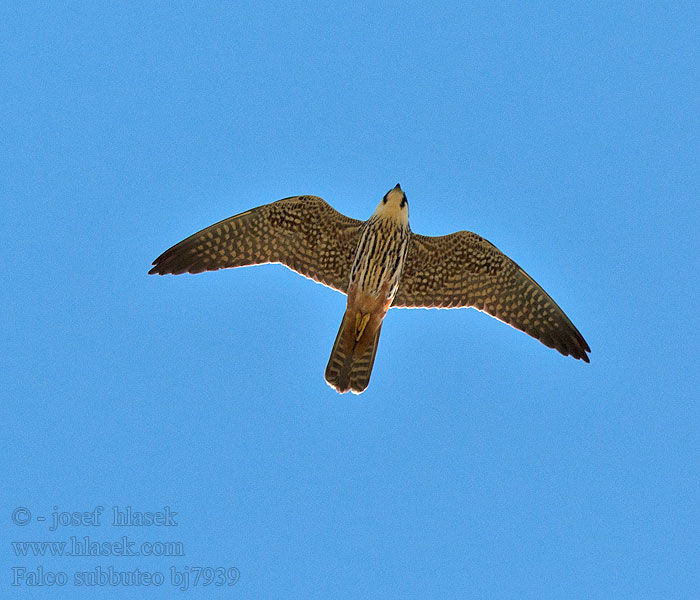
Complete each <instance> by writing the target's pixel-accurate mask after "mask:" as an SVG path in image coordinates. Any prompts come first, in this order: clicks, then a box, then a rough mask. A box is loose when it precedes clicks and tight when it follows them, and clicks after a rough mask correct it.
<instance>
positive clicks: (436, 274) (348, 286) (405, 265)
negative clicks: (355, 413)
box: [149, 184, 591, 394]
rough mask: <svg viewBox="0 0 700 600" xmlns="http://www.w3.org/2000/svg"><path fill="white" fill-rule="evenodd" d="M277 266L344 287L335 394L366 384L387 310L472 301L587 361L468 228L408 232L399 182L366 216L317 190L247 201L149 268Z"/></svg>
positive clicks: (549, 310) (517, 275)
mask: <svg viewBox="0 0 700 600" xmlns="http://www.w3.org/2000/svg"><path fill="white" fill-rule="evenodd" d="M265 263H281V264H283V265H285V266H287V267H289V268H290V269H293V270H294V271H296V272H297V273H300V274H302V275H304V276H306V277H309V278H311V279H314V280H315V281H318V282H319V283H322V284H324V285H327V286H329V287H331V288H333V289H336V290H338V291H339V292H342V293H343V294H346V295H347V297H348V300H347V308H346V309H345V315H344V316H343V321H342V323H341V325H340V329H339V331H338V335H337V336H336V338H335V343H334V344H333V350H332V351H331V356H330V359H329V361H328V366H327V367H326V381H327V382H328V384H329V385H330V386H331V387H333V388H334V389H336V390H337V391H338V392H340V393H345V392H348V391H353V392H355V393H357V394H359V393H361V392H363V391H364V390H365V389H366V388H367V386H368V385H369V378H370V375H371V373H372V366H373V365H374V357H375V355H376V352H377V344H378V343H379V334H380V332H381V330H382V323H383V321H384V316H385V315H386V313H387V311H388V310H389V308H392V307H394V308H458V307H467V306H471V307H474V308H477V309H478V310H482V311H484V312H486V313H488V314H489V315H491V316H493V317H496V318H497V319H500V320H501V321H504V322H505V323H508V324H509V325H512V326H513V327H515V328H516V329H520V330H521V331H524V332H525V333H527V334H528V335H531V336H532V337H534V338H536V339H538V340H540V342H542V343H543V344H545V345H546V346H549V347H550V348H555V349H556V350H558V351H559V352H561V353H562V354H564V355H571V356H572V357H573V358H577V359H582V360H584V361H586V362H589V358H588V355H587V354H586V353H587V352H590V351H591V349H590V348H589V347H588V344H587V343H586V340H584V339H583V336H582V335H581V334H580V333H579V331H578V329H576V327H574V324H573V323H572V322H571V321H570V320H569V318H568V317H567V316H566V315H565V314H564V311H563V310H562V309H561V308H559V306H557V304H556V303H555V302H554V300H552V298H550V297H549V295H548V294H547V292H545V291H544V290H543V289H542V288H541V287H540V286H539V285H538V284H537V283H536V282H535V280H534V279H532V277H530V276H529V275H528V274H527V273H525V271H523V270H522V269H521V268H520V267H519V266H518V265H517V264H516V263H515V262H513V261H512V260H511V259H510V258H508V257H507V256H506V255H505V254H503V253H502V252H501V251H500V250H498V248H496V247H495V246H494V245H493V244H491V243H490V242H487V241H486V240H485V239H483V238H482V237H480V236H478V235H476V234H475V233H471V232H469V231H458V232H456V233H451V234H449V235H444V236H440V237H428V236H423V235H418V234H415V233H413V232H412V231H411V228H410V227H409V225H408V201H407V200H406V195H405V194H404V192H403V190H402V189H401V186H399V185H398V184H397V185H396V187H394V188H393V189H392V190H390V191H389V192H387V194H386V195H385V196H384V198H383V199H382V201H381V202H380V203H379V206H377V209H376V210H375V211H374V213H373V214H372V216H371V217H370V218H369V219H368V220H367V221H358V220H355V219H351V218H350V217H346V216H345V215H342V214H341V213H339V212H338V211H336V210H335V209H333V208H332V207H331V206H330V205H329V204H328V203H327V202H325V201H324V200H323V199H322V198H319V197H317V196H294V197H291V198H285V199H283V200H278V201H277V202H273V203H271V204H265V205H264V206H259V207H258V208H253V209H251V210H248V211H246V212H243V213H241V214H239V215H236V216H234V217H230V218H228V219H225V220H223V221H220V222H219V223H215V224H214V225H212V226H210V227H207V228H206V229H203V230H202V231H200V232H199V233H195V234H194V235H192V236H190V237H188V238H187V239H186V240H183V241H182V242H180V243H179V244H176V245H175V246H173V247H172V248H170V249H169V250H166V251H165V252H164V253H163V254H161V255H160V256H159V257H158V258H157V259H156V260H155V261H153V265H154V266H153V268H152V269H151V270H150V271H149V273H150V274H155V273H157V274H159V275H166V274H168V273H172V274H174V275H178V274H180V273H201V272H203V271H216V270H218V269H227V268H232V267H242V266H246V265H258V264H265Z"/></svg>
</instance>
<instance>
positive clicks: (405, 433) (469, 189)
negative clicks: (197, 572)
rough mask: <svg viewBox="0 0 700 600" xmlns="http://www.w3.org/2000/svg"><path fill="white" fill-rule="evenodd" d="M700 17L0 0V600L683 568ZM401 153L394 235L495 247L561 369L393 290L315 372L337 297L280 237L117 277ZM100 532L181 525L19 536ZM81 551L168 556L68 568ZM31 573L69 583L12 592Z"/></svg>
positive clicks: (361, 181)
mask: <svg viewBox="0 0 700 600" xmlns="http://www.w3.org/2000/svg"><path fill="white" fill-rule="evenodd" d="M699 22H700V10H699V9H698V7H697V5H696V4H695V3H691V2H689V3H682V2H677V3H672V4H670V5H665V4H664V3H657V6H654V5H653V4H652V5H650V4H645V5H640V4H639V3H636V2H635V3H633V2H629V3H628V2H615V3H592V4H591V3H569V4H566V5H564V4H561V3H526V4H525V3H524V4H519V3H518V4H515V3H500V2H499V3H483V4H478V5H477V4H472V3H469V4H466V5H465V3H462V2H459V3H458V2H454V3H451V2H449V3H448V2H439V3H437V4H435V3H403V4H400V5H399V4H387V3H381V4H380V3H376V4H372V3H357V2H354V3H348V4H342V3H323V4H297V3H283V4H282V5H280V4H279V3H266V2H262V3H261V2H259V1H256V2H216V3H200V4H197V5H194V4H189V3H175V2H162V3H151V2H149V3H127V2H122V3H99V2H89V3H88V2H84V3H83V2H73V3H69V4H68V5H66V6H60V5H59V4H55V3H54V4H52V3H31V2H27V3H5V4H3V6H2V7H0V23H1V24H0V32H1V35H0V51H1V55H2V60H0V76H1V78H2V81H3V82H4V85H3V91H2V92H1V93H0V114H2V115H3V118H2V119H1V120H0V196H1V197H2V204H3V210H2V215H3V216H2V219H1V220H0V235H1V236H2V239H3V241H4V244H3V247H4V249H5V261H4V262H5V268H4V272H3V275H2V282H3V284H2V285H1V286H0V299H1V302H2V311H1V312H0V330H1V331H2V336H3V344H2V349H1V350H0V353H2V365H3V368H2V371H1V373H0V388H1V389H2V390H3V392H2V395H3V396H4V400H3V401H2V403H1V404H0V418H1V419H2V422H3V424H4V428H3V435H2V441H1V442H0V444H1V450H2V455H3V460H2V462H1V463H0V474H1V475H2V482H3V488H4V490H5V492H4V493H3V494H2V501H1V502H0V517H1V518H2V524H3V526H2V529H1V530H2V532H3V540H4V542H3V545H2V548H3V549H2V553H1V554H0V562H1V563H2V570H1V571H0V572H1V575H0V577H1V585H2V590H3V592H2V596H3V597H7V598H26V597H39V596H40V595H42V594H43V595H44V597H47V598H59V597H60V598H62V597H66V598H73V597H75V598H80V597H85V598H87V597H115V598H117V597H118V598H141V597H144V596H143V595H144V594H147V595H150V597H153V598H171V597H173V594H174V593H175V592H174V587H173V585H172V583H171V570H172V569H174V570H175V572H184V568H185V567H186V566H187V567H202V568H205V567H211V568H217V567H225V568H229V567H235V568H236V569H238V571H237V572H238V573H239V574H240V579H239V580H238V581H237V583H236V584H235V585H234V586H232V588H231V589H230V590H223V589H221V588H217V587H216V586H215V585H214V584H212V585H210V586H208V587H205V586H203V580H202V581H200V582H199V583H198V585H197V586H195V585H194V583H193V584H192V586H191V589H189V590H188V591H187V592H183V593H186V594H187V597H190V598H214V597H223V596H224V595H225V596H226V597H232V598H236V597H238V598H273V597H278V598H281V597H291V598H295V597H296V598H301V597H303V598H329V597H334V598H356V597H357V598H367V597H387V598H426V597H445V598H450V597H451V598H456V597H460V598H540V599H541V598H563V597H566V598H635V599H637V598H690V597H695V596H696V595H697V593H698V586H700V562H698V543H699V542H700V524H699V521H698V514H699V509H700V476H699V474H698V464H700V435H699V434H698V431H699V429H700V409H699V407H698V393H697V386H698V381H699V380H700V372H699V371H700V370H699V369H698V365H697V356H696V355H697V342H698V339H700V331H699V329H700V328H699V326H698V317H697V298H698V294H697V290H698V284H697V281H698V276H697V273H698V267H699V266H700V253H699V251H698V234H697V229H698V222H699V218H700V210H699V208H698V191H699V190H700V175H699V173H700V170H699V169H698V167H699V161H698V156H699V155H698V148H700V83H699V82H700V60H699V58H698V57H699V56H700V41H699V40H700V31H699V27H698V23H699ZM397 182H400V183H401V185H402V187H403V189H404V190H405V191H406V193H407V196H408V199H409V202H410V210H411V226H412V229H413V230H414V231H416V232H418V233H423V234H427V235H441V234H445V233H449V232H452V231H455V230H459V229H468V230H472V231H475V232H477V233H479V234H481V235H482V236H484V237H486V238H487V239H488V240H490V241H491V242H493V243H494V244H496V245H497V246H498V247H499V248H500V249H501V250H503V251H504V252H506V253H507V254H508V255H509V256H511V257H512V258H513V259H514V260H516V261H517V262H518V263H519V264H520V265H521V266H522V267H523V268H524V269H525V270H527V271H528V272H529V273H530V274H531V275H532V276H533V277H534V278H535V279H536V280H537V281H538V282H539V283H540V284H541V285H542V286H543V287H544V288H545V289H546V290H547V291H548V292H549V293H550V294H551V295H552V296H553V297H554V299H555V300H556V301H557V302H558V303H559V304H560V305H561V306H562V308H563V309H564V310H565V311H566V312H567V314H568V315H569V317H570V318H571V319H572V320H573V322H574V323H575V324H576V326H577V327H578V328H579V329H580V330H581V332H582V333H583V335H584V336H585V338H586V339H587V341H588V342H589V344H590V346H591V348H592V354H591V364H590V365H586V364H583V363H582V362H580V361H574V360H572V359H570V358H565V357H562V356H561V355H559V354H558V353H556V352H555V351H553V350H550V349H548V348H546V347H544V346H542V345H541V344H539V343H538V342H536V341H534V340H533V339H531V338H529V337H528V336H526V335H524V334H522V333H520V332H518V331H516V330H514V329H511V328H510V327H507V326H506V325H503V324H502V323H499V322H498V321H496V320H494V319H491V318H489V317H487V316H486V315H483V314H481V313H479V312H477V311H473V310H459V311H425V310H410V311H409V310H406V311H398V310H394V311H390V313H389V314H388V316H387V319H386V322H385V325H384V328H383V332H382V339H381V342H380V345H379V352H378V355H377V359H376V363H375V367H374V372H373V376H372V381H371V384H370V387H369V389H368V390H367V391H366V392H365V393H364V394H362V395H361V396H353V395H345V396H339V395H337V394H336V393H335V392H333V391H332V390H331V389H330V388H329V387H328V386H327V385H326V383H325V382H324V379H323V371H324V368H325V365H326V361H327V359H328V355H329V353H330V350H331V346H332V343H333V340H334V337H335V334H336V331H337V328H338V325H339V323H340V319H341V317H342V313H343V310H344V305H345V298H344V297H343V296H342V295H340V294H338V293H336V292H334V291H332V290H329V289H327V288H324V287H322V286H319V285H316V284H314V283H312V282H310V281H308V280H306V279H304V278H302V277H299V276H298V275H296V274H294V273H292V272H291V271H288V270H287V269H285V268H284V267H281V266H264V267H256V268H246V269H238V270H229V271H220V272H216V273H205V274H201V275H196V276H191V275H183V276H177V277H173V276H168V277H154V276H147V275H146V273H147V271H148V269H149V266H150V263H151V261H152V260H153V259H154V258H155V257H156V256H158V255H159V254H160V253H161V252H162V251H163V250H165V249H166V248H168V247H169V246H171V245H172V244H174V243H176V242H178V241H180V240H181V239H183V238H184V237H186V236H188V235H189V234H191V233H194V232H195V231H197V230H199V229H201V228H203V227H205V226H207V225H209V224H211V223H213V222H215V221H218V220H220V219H223V218H225V217H228V216H230V215H233V214H235V213H238V212H241V211H243V210H246V209H248V208H251V207H253V206H257V205H259V204H264V203H267V202H271V201H274V200H277V199H279V198H283V197H286V196H290V195H295V194H315V195H320V196H322V197H324V198H325V199H326V200H328V201H329V202H330V203H331V204H332V205H333V206H335V207H336V208H337V209H338V210H340V211H341V212H343V213H345V214H347V215H350V216H352V217H355V218H359V219H365V218H367V217H368V216H369V215H370V214H371V212H372V211H373V210H374V207H375V206H376V204H377V202H378V201H379V199H380V198H381V197H382V195H383V194H384V193H385V192H386V191H387V190H388V189H389V188H391V187H393V186H394V185H395V184H396V183H397ZM98 506H102V507H104V516H103V518H102V521H100V525H89V524H88V523H87V522H86V521H85V519H84V518H83V517H81V518H80V523H79V524H73V525H66V526H59V527H57V528H56V530H54V531H51V530H50V526H49V523H50V521H51V519H52V514H53V513H54V512H56V513H63V512H68V513H72V512H78V513H90V512H91V511H92V512H93V513H94V511H95V509H96V507H98ZM114 506H118V507H120V510H122V509H125V507H127V506H131V507H132V509H133V510H134V511H140V512H158V511H161V512H162V511H163V510H164V507H166V506H167V507H170V510H171V511H174V512H177V513H178V514H177V517H176V519H175V520H176V521H177V525H170V526H167V527H166V526H149V527H136V526H134V527H128V528H124V527H116V526H114V525H112V524H111V513H112V507H114ZM17 509H22V510H20V512H19V513H18V512H16V510H17ZM23 509H26V511H28V512H23ZM18 515H19V516H18ZM27 515H29V517H27ZM41 516H43V517H45V518H46V519H47V520H46V521H45V522H43V523H42V522H40V521H39V520H37V519H38V517H41ZM13 518H14V519H15V520H14V521H13ZM22 519H25V520H26V519H28V522H27V523H26V524H21V523H24V521H22ZM20 522H21V523H20ZM125 535H126V536H128V540H129V541H130V542H133V543H134V544H136V545H137V546H138V547H142V544H144V543H156V542H179V543H180V544H181V547H182V548H183V549H184V550H183V552H182V553H181V555H179V556H145V555H140V556H117V555H116V553H117V552H118V550H117V549H115V547H110V548H111V549H110V551H109V553H108V554H107V555H105V556H88V557H76V556H50V555H49V554H50V551H48V550H47V554H46V555H45V556H43V557H42V556H38V557H33V556H31V551H29V550H28V551H27V552H29V553H30V555H28V556H20V555H18V553H21V551H20V550H18V548H19V546H17V544H20V545H21V544H22V543H23V542H27V541H36V542H58V543H61V542H66V543H70V540H71V536H75V537H76V538H77V539H82V538H83V537H84V536H89V537H90V538H91V539H92V540H94V541H98V542H117V541H119V540H120V539H121V537H122V536H125ZM13 543H14V545H13ZM25 548H26V547H25ZM110 567H111V568H112V569H113V571H115V572H133V571H134V570H135V569H140V570H141V571H142V572H144V571H145V572H149V573H162V574H163V577H164V581H163V583H162V585H159V586H151V587H150V588H149V589H148V590H144V589H143V588H135V587H128V586H124V585H115V586H111V585H105V586H100V587H99V589H97V588H95V587H93V588H89V589H85V588H84V587H81V586H78V585H77V584H76V582H75V579H74V578H75V574H76V573H79V572H93V573H94V572H95V570H96V569H103V570H104V571H106V570H108V569H109V568H110ZM13 568H14V569H25V571H23V572H22V573H24V574H23V575H19V574H18V573H20V571H17V570H15V571H13ZM39 568H42V569H43V570H44V572H49V571H50V572H52V573H65V576H66V578H67V583H66V584H65V585H62V586H61V585H56V586H46V587H43V588H41V591H40V592H38V591H37V589H36V588H32V587H31V586H29V585H28V584H27V573H37V572H38V569H39ZM15 577H17V580H16V581H14V582H15V583H19V584H18V585H14V586H13V585H12V583H13V578H15Z"/></svg>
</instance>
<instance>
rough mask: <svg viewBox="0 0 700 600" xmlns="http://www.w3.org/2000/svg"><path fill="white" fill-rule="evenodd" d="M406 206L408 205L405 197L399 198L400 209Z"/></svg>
mask: <svg viewBox="0 0 700 600" xmlns="http://www.w3.org/2000/svg"><path fill="white" fill-rule="evenodd" d="M406 204H408V200H406V196H404V197H403V198H401V208H403V207H404V206H406Z"/></svg>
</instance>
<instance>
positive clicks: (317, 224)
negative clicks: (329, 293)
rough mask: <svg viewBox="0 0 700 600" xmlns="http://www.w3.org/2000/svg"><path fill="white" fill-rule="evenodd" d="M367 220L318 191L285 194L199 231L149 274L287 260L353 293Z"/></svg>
mask: <svg viewBox="0 0 700 600" xmlns="http://www.w3.org/2000/svg"><path fill="white" fill-rule="evenodd" d="M361 225H362V221H357V220H355V219H351V218H349V217H346V216H345V215H342V214H340V213H339V212H338V211H336V210H335V209H333V208H332V207H331V206H330V205H329V204H328V203H327V202H326V201H325V200H323V199H322V198H318V197H317V196H294V197H292V198H285V199H284V200H278V201H277V202H273V203H272V204H266V205H264V206H259V207H258V208H253V209H252V210H248V211H246V212H243V213H241V214H239V215H236V216H234V217H230V218H228V219H225V220H223V221H220V222H219V223H215V224H214V225H212V226H210V227H207V228H206V229H203V230H202V231H200V232H198V233H195V234H194V235H192V236H190V237H188V238H187V239H186V240H183V241H182V242H180V243H179V244H176V245H175V246H173V247H172V248H170V249H169V250H166V251H165V252H163V254H161V255H160V256H159V257H158V258H156V259H155V260H154V261H153V265H154V266H153V268H152V269H151V270H150V271H149V274H155V273H157V274H159V275H166V274H168V273H172V274H174V275H179V274H180V273H201V272H202V271H216V270H217V269H227V268H231V267H242V266H245V265H259V264H264V263H282V264H283V265H285V266H287V267H289V268H290V269H293V270H294V271H296V272H297V273H300V274H302V275H304V276H305V277H309V278H311V279H314V280H315V281H318V282H319V283H323V284H324V285H327V286H329V287H332V288H334V289H336V290H338V291H341V292H343V293H347V285H348V277H349V274H350V267H351V265H352V259H353V253H354V251H355V247H356V246H357V236H358V233H359V230H360V226H361Z"/></svg>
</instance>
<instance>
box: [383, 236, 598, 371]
mask: <svg viewBox="0 0 700 600" xmlns="http://www.w3.org/2000/svg"><path fill="white" fill-rule="evenodd" d="M392 306H394V307H398V308H458V307H462V306H472V307H474V308H477V309H479V310H482V311H484V312H486V313H488V314H490V315H491V316H492V317H496V318H497V319H500V320H501V321H504V322H505V323H508V324H509V325H512V326H513V327H515V328H517V329H520V330H521V331H524V332H525V333H527V334H528V335H531V336H532V337H534V338H535V339H538V340H539V341H540V342H542V343H543V344H545V345H546V346H549V347H550V348H555V349H556V350H558V351H559V352H561V353H562V354H564V355H569V354H570V355H571V356H573V357H574V358H580V359H583V360H584V361H586V362H589V359H588V355H587V354H586V352H590V351H591V350H590V348H589V346H588V344H587V343H586V340H584V339H583V336H582V335H581V334H580V333H579V331H578V329H576V327H575V326H574V324H573V323H572V322H571V321H570V320H569V318H568V317H567V316H566V315H565V314H564V311H563V310H562V309H561V308H559V306H557V304H556V302H554V300H552V298H551V297H550V296H549V295H548V294H547V292H545V291H544V290H543V289H542V288H541V287H540V286H539V285H538V284H537V282H535V280H534V279H532V277H530V276H529V275H528V274H527V273H526V272H525V271H523V270H522V269H521V268H520V267H519V266H518V265H517V264H516V263H515V262H513V261H512V260H511V259H510V258H508V257H507V256H506V255H505V254H503V253H502V252H501V251H500V250H499V249H498V248H496V247H495V246H494V245H493V244H491V243H490V242H488V241H486V240H485V239H484V238H482V237H480V236H478V235H476V234H475V233H471V232H469V231H458V232H457V233H452V234H450V235H445V236H442V237H428V236H423V235H416V234H412V236H411V240H410V242H409V248H408V255H407V256H406V263H405V266H404V269H403V273H402V275H401V283H400V285H399V289H398V291H397V293H396V297H395V298H394V301H393V304H392Z"/></svg>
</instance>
